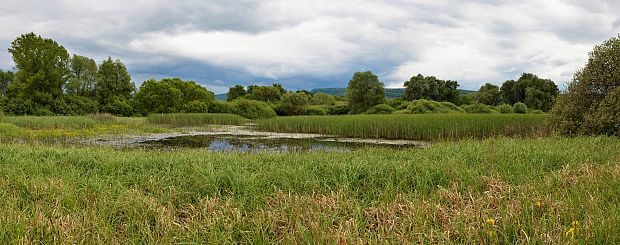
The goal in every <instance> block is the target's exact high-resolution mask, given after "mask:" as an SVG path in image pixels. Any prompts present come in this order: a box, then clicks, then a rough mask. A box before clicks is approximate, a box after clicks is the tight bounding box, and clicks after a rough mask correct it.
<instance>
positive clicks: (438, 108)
mask: <svg viewBox="0 0 620 245" xmlns="http://www.w3.org/2000/svg"><path fill="white" fill-rule="evenodd" d="M432 113H472V114H494V113H502V114H510V113H516V114H525V113H535V114H539V113H543V112H542V111H540V110H531V109H528V108H527V106H526V105H525V104H524V103H520V102H519V103H515V104H514V105H508V104H502V105H499V106H489V105H485V104H470V105H462V106H457V105H455V104H453V103H450V102H437V101H432V100H425V99H420V100H414V101H404V100H398V99H397V100H393V101H390V102H389V104H379V105H376V106H374V107H372V108H370V109H369V110H367V111H366V114H432Z"/></svg>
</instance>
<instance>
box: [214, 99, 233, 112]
mask: <svg viewBox="0 0 620 245" xmlns="http://www.w3.org/2000/svg"><path fill="white" fill-rule="evenodd" d="M232 111H233V108H232V105H231V104H230V103H228V102H223V101H217V100H216V101H213V102H211V104H210V105H209V112H211V113H232Z"/></svg>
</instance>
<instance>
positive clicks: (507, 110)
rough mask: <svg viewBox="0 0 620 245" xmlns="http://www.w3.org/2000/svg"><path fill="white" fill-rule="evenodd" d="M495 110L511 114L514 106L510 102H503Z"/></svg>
mask: <svg viewBox="0 0 620 245" xmlns="http://www.w3.org/2000/svg"><path fill="white" fill-rule="evenodd" d="M495 110H496V111H498V112H499V113H502V114H511V113H513V111H512V106H510V105H508V104H502V105H500V106H498V107H496V108H495Z"/></svg>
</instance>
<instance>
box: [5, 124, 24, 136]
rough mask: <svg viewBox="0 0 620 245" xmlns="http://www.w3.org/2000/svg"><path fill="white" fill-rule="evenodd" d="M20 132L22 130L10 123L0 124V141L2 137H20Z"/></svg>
mask: <svg viewBox="0 0 620 245" xmlns="http://www.w3.org/2000/svg"><path fill="white" fill-rule="evenodd" d="M21 131H22V128H20V127H18V126H15V125H13V124H10V123H0V139H2V138H3V137H7V138H10V137H15V136H18V135H20V134H21V133H20V132H21Z"/></svg>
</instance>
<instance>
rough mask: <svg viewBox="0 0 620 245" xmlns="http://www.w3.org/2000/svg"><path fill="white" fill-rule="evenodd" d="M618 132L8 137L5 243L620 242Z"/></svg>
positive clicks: (1, 181)
mask: <svg viewBox="0 0 620 245" xmlns="http://www.w3.org/2000/svg"><path fill="white" fill-rule="evenodd" d="M619 160H620V141H619V140H618V139H615V138H572V139H565V138H552V139H508V138H501V139H490V140H484V141H473V140H472V141H459V142H441V143H437V144H435V145H433V146H432V147H430V148H425V149H411V150H405V151H399V150H392V149H380V148H367V149H361V150H356V151H352V152H342V153H338V154H333V153H303V154H301V153H299V154H298V153H287V154H273V153H264V154H241V153H218V154H214V153H210V152H206V151H199V150H182V151H174V152H168V151H142V150H113V149H108V148H62V147H42V146H31V145H6V144H0V173H2V174H0V243H1V244H5V243H42V244H50V243H69V244H70V243H103V244H110V243H112V244H116V243H149V244H152V243H162V244H168V243H199V244H200V243H212V244H222V243H262V244H270V243H292V244H298V243H335V242H339V243H358V242H367V243H397V244H412V243H441V244H453V243H462V244H489V243H493V244H520V243H558V244H566V243H574V244H601V243H606V244H613V243H618V242H620V232H618V231H620V209H618V205H620V201H619V200H620V192H618V190H620V162H619Z"/></svg>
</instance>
